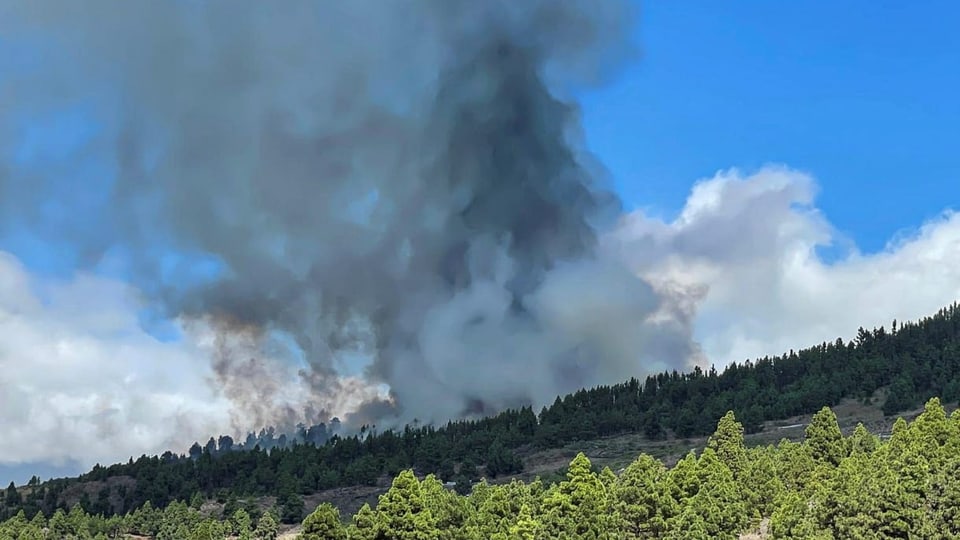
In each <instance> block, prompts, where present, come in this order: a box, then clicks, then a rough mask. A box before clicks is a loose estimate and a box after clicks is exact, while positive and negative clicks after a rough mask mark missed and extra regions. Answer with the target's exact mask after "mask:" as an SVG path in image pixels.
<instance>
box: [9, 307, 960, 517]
mask: <svg viewBox="0 0 960 540" xmlns="http://www.w3.org/2000/svg"><path fill="white" fill-rule="evenodd" d="M880 388H887V389H888V392H887V397H886V399H885V401H884V403H883V409H884V412H885V413H887V414H893V413H896V412H898V411H902V410H905V409H908V408H912V407H915V406H919V405H920V404H922V403H923V402H924V400H926V399H927V398H929V397H930V396H934V395H940V396H942V397H943V399H944V402H950V403H952V402H955V401H957V399H958V397H960V307H958V305H957V304H954V305H952V306H950V307H948V308H945V309H943V310H941V311H939V312H938V313H937V314H935V315H933V316H931V317H927V318H925V319H922V320H920V321H918V322H915V323H907V324H901V325H898V324H897V322H896V321H894V322H893V324H892V325H891V328H890V330H886V329H884V328H882V327H881V328H878V329H875V330H873V331H867V330H864V329H860V331H859V333H858V335H857V337H856V339H855V340H853V341H851V342H849V343H844V342H843V341H842V340H839V339H838V340H837V341H835V342H833V343H823V344H821V345H817V346H814V347H811V348H809V349H805V350H802V351H799V352H794V351H790V352H789V353H788V354H784V355H782V356H779V357H773V358H762V359H759V360H756V361H747V362H744V363H742V364H733V365H730V366H729V367H727V368H726V369H724V370H723V371H722V372H717V370H715V369H710V370H708V371H703V370H701V369H699V368H698V369H695V370H693V371H692V372H690V373H685V374H681V373H678V372H671V373H661V374H659V375H655V376H650V377H647V378H646V380H645V381H640V380H637V379H633V380H630V381H627V382H625V383H622V384H617V385H613V386H601V387H597V388H593V389H589V390H581V391H579V392H576V393H574V394H571V395H567V396H565V397H563V398H559V397H558V398H557V399H556V401H555V402H554V403H553V404H552V405H550V406H549V407H544V408H543V409H542V410H541V411H540V412H539V414H537V413H536V412H534V410H533V409H532V408H529V407H527V408H522V409H519V410H509V411H505V412H503V413H501V414H499V415H496V416H493V417H489V418H485V419H481V420H470V421H458V422H450V423H448V424H446V425H443V426H422V427H412V426H408V427H406V428H405V429H404V430H403V431H399V432H397V431H384V432H376V431H374V430H368V429H363V430H361V433H359V434H356V435H352V436H349V437H347V436H339V435H336V434H334V435H333V436H328V435H329V432H328V431H326V428H325V430H324V431H322V432H319V433H321V435H316V437H321V438H322V439H323V440H324V442H322V443H317V442H315V441H313V440H309V439H311V438H312V437H310V436H307V435H306V433H305V434H304V436H303V437H294V438H293V440H294V442H293V444H289V443H288V442H284V444H283V445H279V444H277V445H275V446H274V447H273V448H269V449H267V448H263V447H260V446H259V445H256V444H255V446H254V447H253V449H246V448H248V447H247V446H246V445H240V446H239V448H241V449H239V450H238V449H237V448H238V445H235V444H234V443H233V441H232V439H230V438H228V437H226V438H225V437H221V438H220V440H219V442H218V443H214V441H213V439H211V440H210V441H209V442H208V443H207V445H206V446H204V447H201V446H200V445H199V444H197V445H194V447H193V448H192V449H191V450H190V452H189V453H188V454H185V455H177V454H173V453H171V452H167V453H165V454H164V455H162V456H153V457H148V456H141V457H140V458H139V459H136V460H134V459H132V458H131V459H130V460H129V461H128V462H127V463H122V464H116V465H111V466H109V467H103V466H100V465H97V466H95V467H94V468H93V470H91V471H90V472H88V473H86V474H84V475H81V476H80V477H78V478H72V479H56V480H50V481H46V482H40V480H39V479H36V478H35V479H33V480H31V482H30V484H29V485H27V486H24V487H20V488H15V487H14V486H12V485H11V486H10V488H8V489H7V497H6V498H5V499H4V501H3V505H0V519H6V518H10V517H12V516H15V515H17V514H18V513H19V512H21V511H22V512H24V514H25V515H29V516H33V515H35V514H37V513H38V512H40V513H42V515H43V516H45V518H47V519H52V518H53V516H54V515H55V512H56V511H57V510H61V511H63V512H66V511H68V510H69V508H68V500H67V497H66V496H65V495H64V494H65V492H66V491H67V490H68V489H69V488H70V487H71V486H73V485H76V484H77V483H81V482H85V483H88V484H95V485H99V486H100V488H99V492H98V493H97V494H95V495H93V496H91V495H88V494H86V493H85V494H84V495H83V496H82V498H81V499H80V500H79V503H80V506H81V509H82V510H83V511H85V512H89V513H92V514H97V515H104V516H112V515H124V514H128V513H129V512H130V511H132V510H133V509H137V508H141V507H142V506H143V505H144V504H145V503H146V502H147V501H150V502H151V503H152V504H153V505H154V506H155V507H159V508H163V507H166V506H167V505H168V504H170V503H172V502H174V501H177V500H202V499H206V498H218V499H221V500H229V499H231V498H237V497H247V496H259V495H272V496H276V497H277V498H278V501H279V502H278V509H279V512H278V516H277V517H278V519H280V520H282V521H284V522H288V523H293V522H298V521H300V519H301V518H302V517H303V500H302V496H303V495H306V494H309V493H313V492H316V491H318V490H323V489H326V488H332V487H337V486H346V485H374V484H376V483H377V482H378V480H379V479H380V478H381V477H383V476H387V477H390V476H396V475H397V474H399V473H400V472H401V471H403V470H405V469H414V470H415V471H417V472H418V473H419V474H435V475H437V476H438V477H439V478H441V479H442V480H444V481H456V482H457V484H458V485H459V486H460V487H461V491H463V492H465V491H466V490H467V489H468V487H469V485H470V483H471V482H473V481H476V480H478V479H479V478H480V477H481V476H485V477H487V478H491V479H492V478H496V477H497V476H500V475H510V474H514V473H517V472H519V471H521V470H522V467H523V464H522V462H521V460H520V459H519V458H518V457H517V453H516V452H517V450H518V449H521V448H524V447H529V446H531V445H532V446H534V447H539V448H551V447H556V446H559V445H562V444H567V443H571V442H576V441H579V440H588V439H593V438H597V437H603V436H609V435H616V434H622V433H630V432H639V433H642V434H644V435H645V436H647V437H649V438H652V439H658V438H665V437H668V436H676V437H688V436H693V435H706V434H709V433H710V432H711V431H712V430H713V428H714V424H713V422H714V421H715V419H716V418H719V417H721V416H722V415H724V413H725V412H726V411H734V413H735V414H736V416H737V418H739V419H740V421H741V422H742V423H743V425H744V427H745V430H746V431H747V432H753V431H756V430H757V429H759V427H760V425H761V423H762V422H763V421H766V420H772V419H781V418H786V417H789V416H793V415H798V414H809V413H813V412H815V411H817V410H818V409H819V408H820V407H822V406H824V405H828V406H829V405H835V404H836V403H838V402H839V400H840V399H842V398H845V397H856V398H862V399H868V398H869V396H872V395H873V394H874V392H875V391H876V390H878V389H880ZM314 433H318V431H317V430H314ZM271 437H272V435H271ZM111 479H116V480H130V481H115V482H110V481H109V480H111Z"/></svg>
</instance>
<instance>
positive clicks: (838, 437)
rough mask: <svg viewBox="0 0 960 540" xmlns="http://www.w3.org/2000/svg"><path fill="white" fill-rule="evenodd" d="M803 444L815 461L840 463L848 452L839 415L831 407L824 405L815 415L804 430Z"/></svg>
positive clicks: (832, 464)
mask: <svg viewBox="0 0 960 540" xmlns="http://www.w3.org/2000/svg"><path fill="white" fill-rule="evenodd" d="M803 444H804V446H805V447H806V448H807V451H808V452H809V453H810V456H811V457H813V459H814V461H817V462H818V463H825V464H827V465H831V466H837V465H839V464H840V460H841V459H843V457H844V456H845V455H846V453H847V452H846V448H845V444H844V441H843V433H841V432H840V425H839V424H838V423H837V415H836V414H834V413H833V411H832V410H831V409H830V407H824V408H822V409H820V411H819V412H818V413H817V414H815V415H813V418H812V419H811V420H810V425H808V426H807V428H806V431H805V432H804V441H803Z"/></svg>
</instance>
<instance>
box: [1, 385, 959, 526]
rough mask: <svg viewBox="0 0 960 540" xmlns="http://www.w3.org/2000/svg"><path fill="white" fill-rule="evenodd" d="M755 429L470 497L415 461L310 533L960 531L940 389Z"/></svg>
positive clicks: (181, 520) (326, 514)
mask: <svg viewBox="0 0 960 540" xmlns="http://www.w3.org/2000/svg"><path fill="white" fill-rule="evenodd" d="M743 433H744V430H743V425H742V424H741V423H739V422H737V420H736V418H735V416H734V414H733V413H732V412H731V413H728V414H726V415H725V416H724V417H723V418H722V419H721V420H720V422H719V424H718V425H717V428H716V431H715V432H714V434H713V435H712V436H711V437H710V438H709V440H708V442H707V445H706V448H705V449H704V450H703V451H702V452H700V453H699V455H698V454H697V453H696V452H694V451H691V452H690V453H689V454H687V456H686V457H684V458H683V459H681V460H680V461H679V462H678V463H677V464H676V465H675V466H674V467H672V468H670V469H668V468H667V467H665V466H664V464H663V463H661V462H660V461H658V460H657V459H655V458H653V457H650V456H648V455H641V456H640V457H639V458H637V459H636V460H635V461H633V462H632V463H631V464H630V465H629V466H627V467H626V468H624V469H623V470H622V471H620V472H619V474H615V473H614V472H613V471H611V470H610V469H609V468H604V469H603V470H601V471H597V470H596V469H595V468H594V467H592V466H591V464H590V461H589V460H588V459H587V458H586V457H585V456H584V455H583V454H582V453H581V454H579V455H578V456H577V457H576V458H574V460H573V461H572V462H571V463H570V465H569V467H568V468H567V472H566V478H565V479H563V480H561V481H559V482H555V483H552V484H550V485H546V484H544V483H543V482H541V481H540V480H534V481H533V482H531V483H529V484H526V483H523V482H520V481H517V480H513V481H511V482H510V483H506V484H499V485H491V484H488V483H487V482H485V481H481V482H479V483H477V484H476V485H474V486H472V489H471V491H470V493H469V494H468V495H461V494H458V493H457V492H456V491H452V490H449V489H447V488H446V487H445V486H444V485H443V484H441V482H440V481H439V480H438V479H437V478H436V477H435V476H433V475H429V476H427V477H425V478H423V479H420V478H418V477H417V476H416V475H415V473H414V471H413V470H410V469H407V470H403V471H401V472H400V473H399V474H398V475H397V476H396V477H395V478H394V480H393V484H392V486H391V487H390V489H389V490H388V491H387V492H386V493H384V494H383V495H381V496H380V499H379V502H378V504H377V505H376V507H375V508H371V507H370V506H369V505H364V506H363V507H362V508H360V510H359V511H358V512H357V513H356V514H355V515H353V516H352V518H350V519H349V520H346V523H344V521H345V520H344V519H342V516H341V515H340V513H339V511H338V510H337V509H336V508H334V507H333V506H331V505H329V504H327V503H324V504H321V505H320V506H318V507H317V508H316V509H315V510H314V511H313V512H311V513H310V514H309V515H307V516H306V518H305V519H304V520H303V522H302V526H301V530H300V535H299V538H301V539H303V540H433V539H441V540H460V539H464V540H488V539H490V540H547V539H550V540H554V539H562V540H580V539H583V540H588V539H589V540H613V539H641V538H650V539H654V538H662V539H667V540H671V539H685V540H700V539H721V540H723V539H730V540H732V539H736V538H738V537H739V535H740V534H741V533H742V532H744V531H749V530H757V529H761V530H765V531H766V533H767V534H768V535H769V536H770V537H772V538H783V539H788V538H795V539H833V538H871V539H888V538H916V539H934V538H947V539H949V538H960V412H955V413H954V414H953V415H952V416H951V417H947V415H946V413H945V411H944V409H943V407H942V406H941V404H940V401H939V400H938V399H931V400H930V401H929V402H928V403H927V405H926V407H925V409H924V412H923V413H922V414H921V415H920V416H918V417H917V418H916V419H915V420H914V421H913V422H911V423H909V424H908V423H907V422H905V421H903V419H898V420H897V422H896V423H895V424H894V427H893V432H892V435H891V436H890V438H889V440H886V441H884V440H881V439H880V438H878V437H877V436H875V435H872V434H870V433H868V432H867V430H866V429H865V428H864V427H863V425H862V424H860V425H858V426H857V428H856V429H855V430H854V431H853V433H852V434H850V435H849V436H847V437H844V435H843V434H842V433H841V431H840V427H839V425H838V424H837V418H836V416H835V415H834V413H833V412H832V411H831V410H830V408H828V407H824V408H823V409H821V410H820V411H819V412H818V413H816V414H815V415H814V416H813V419H812V421H811V422H810V424H809V425H808V426H807V428H806V432H805V437H804V440H803V441H802V442H789V441H786V440H784V441H782V442H780V444H778V445H777V446H773V445H770V446H766V447H759V446H758V447H753V448H749V449H748V448H746V447H745V445H744V438H743ZM14 493H15V492H14ZM9 496H10V495H9V494H8V497H9ZM14 496H16V495H14ZM277 527H278V526H277V521H276V516H275V514H273V513H272V512H267V513H265V514H263V515H262V516H259V517H257V518H256V519H254V518H252V517H251V515H250V514H249V513H248V512H247V511H246V510H245V509H243V508H238V509H236V510H234V511H233V512H232V513H226V517H225V518H224V519H218V516H209V515H204V513H203V512H202V511H201V506H200V505H199V504H198V503H197V502H194V503H191V504H188V503H186V502H184V501H178V502H174V503H172V504H170V505H168V506H167V507H166V508H165V509H162V510H161V509H157V508H155V507H153V506H152V505H151V504H150V503H145V504H144V506H143V507H141V508H139V509H137V510H135V511H133V512H130V513H128V514H126V515H125V516H123V517H118V516H114V517H110V518H104V517H102V516H91V515H90V514H88V513H87V512H85V511H84V510H83V509H82V508H81V507H80V505H77V506H75V507H74V508H73V509H72V510H70V511H69V512H64V511H63V510H57V511H56V512H55V513H54V514H53V516H52V517H50V518H49V519H47V518H46V517H44V515H43V514H42V513H39V512H38V513H37V514H35V515H34V516H33V517H32V518H28V517H27V514H26V513H25V512H24V511H22V510H20V511H19V512H18V513H17V514H16V515H15V516H14V517H12V518H10V519H8V520H7V521H6V522H5V523H2V524H0V536H2V537H3V538H16V539H41V538H78V539H85V538H118V537H121V536H122V535H125V534H131V533H133V534H138V535H142V536H150V537H153V538H156V539H157V540H174V539H175V540H213V539H223V538H226V537H227V536H228V535H229V536H231V537H234V538H241V539H251V538H258V539H273V538H276V537H277Z"/></svg>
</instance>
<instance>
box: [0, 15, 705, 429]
mask: <svg viewBox="0 0 960 540" xmlns="http://www.w3.org/2000/svg"><path fill="white" fill-rule="evenodd" d="M632 10H633V6H632V4H630V3H628V2H626V1H617V0H602V1H601V0H583V1H577V0H570V1H558V0H525V1H523V2H516V1H506V0H504V1H495V0H487V1H483V2H477V1H475V0H471V1H467V0H435V1H431V0H408V1H399V0H376V1H374V0H369V1H363V0H358V1H350V2H347V1H342V2H333V1H315V2H310V1H287V2H277V3H273V2H270V3H266V2H237V1H223V2H184V1H174V0H171V1H169V2H135V1H134V2H130V1H121V0H116V1H106V0H100V1H88V2H82V3H80V2H77V3H72V2H71V3H66V2H56V1H53V0H50V1H42V0H35V1H32V2H20V1H0V35H3V36H5V39H6V40H9V43H13V44H17V46H19V47H21V48H23V49H24V50H26V49H29V50H31V51H32V52H33V54H34V56H35V58H34V60H33V63H32V64H31V61H29V60H25V61H24V62H21V63H20V64H18V65H17V66H16V69H12V70H11V73H12V75H8V76H5V78H4V80H3V82H4V84H3V86H2V88H3V89H2V90H0V115H2V116H0V120H2V121H3V131H2V132H0V134H3V136H5V137H7V141H8V142H10V144H16V143H17V141H18V140H21V139H22V137H23V131H22V129H19V128H18V125H19V124H18V122H21V121H22V120H23V119H24V118H32V117H40V116H42V115H45V114H53V113H55V112H57V111H62V110H64V109H65V108H70V107H77V108H79V110H82V111H84V114H88V115H89V117H90V118H91V119H94V120H95V121H96V123H97V127H96V130H95V131H94V133H92V134H90V135H89V137H88V138H87V139H86V141H85V144H84V146H83V147H82V148H81V149H74V151H73V152H70V153H68V155H67V156H66V157H63V158H62V159H60V160H59V164H57V165H56V166H54V164H52V163H51V162H45V163H41V164H38V163H32V164H30V165H22V164H14V165H12V166H11V167H10V168H12V169H13V170H14V172H13V173H8V175H7V178H8V179H7V181H6V183H5V184H0V189H5V191H4V192H3V197H4V200H5V201H6V202H7V203H9V204H7V205H4V208H6V209H7V221H6V224H7V225H8V226H9V225H10V224H11V223H15V224H19V225H23V224H29V226H34V227H40V222H41V221H42V220H43V219H44V218H43V216H42V213H41V212H37V211H36V208H37V207H38V205H39V204H40V202H39V201H42V200H45V199H47V200H49V198H51V197H53V198H59V200H61V201H62V202H63V203H64V204H68V205H74V206H75V207H77V208H80V209H85V210H87V211H85V212H83V213H82V218H77V219H75V220H74V221H73V222H71V227H70V229H71V230H72V231H73V232H71V233H70V235H69V236H68V237H67V240H68V242H69V243H70V245H71V248H72V249H74V250H76V251H77V252H78V253H82V255H78V257H79V260H80V261H81V262H96V261H97V260H99V258H100V257H104V256H111V257H121V258H123V259H124V260H125V261H126V262H127V264H128V265H129V269H130V271H131V272H132V273H133V275H134V276H135V281H136V282H137V284H138V285H139V286H141V287H142V288H143V289H144V290H145V291H146V292H147V293H148V294H151V295H152V296H153V297H154V298H155V299H156V300H157V301H159V302H160V303H161V305H162V306H163V308H164V310H165V313H166V314H167V315H168V316H170V317H179V318H181V320H184V321H187V323H188V324H208V325H212V326H213V328H215V329H216V330H217V332H218V336H219V337H218V342H217V347H216V351H217V353H216V354H215V358H214V359H213V366H214V368H215V371H216V373H217V376H218V381H217V384H218V385H219V386H220V387H221V388H222V389H223V391H224V392H225V394H226V395H227V396H229V397H230V398H231V399H233V400H234V401H235V402H236V403H237V405H238V408H237V411H238V414H239V415H240V416H239V417H238V422H240V423H244V424H245V425H243V427H244V428H252V427H256V426H258V425H264V424H266V423H275V422H284V423H287V424H288V425H293V423H295V422H296V421H301V420H304V419H305V420H307V421H318V420H322V419H323V418H324V417H325V416H326V415H327V414H328V413H331V412H334V413H335V412H341V411H336V410H334V409H337V408H338V407H341V408H342V406H343V403H342V400H343V398H344V396H345V395H351V396H360V397H361V398H362V399H361V400H360V401H364V402H366V403H367V404H366V405H364V406H362V407H361V409H360V412H358V413H357V414H356V415H355V419H362V420H377V419H378V418H379V417H382V416H384V415H397V416H398V417H399V418H401V419H410V418H414V417H417V418H419V419H421V420H439V419H443V418H448V417H451V416H457V415H460V414H464V413H465V412H468V411H474V412H476V411H489V410H495V409H498V408H501V407H504V406H510V405H517V404H521V403H529V402H537V403H539V402H544V401H547V400H550V399H552V397H553V396H554V395H555V394H557V393H558V392H565V391H569V390H571V389H574V388H577V387H579V386H581V385H591V384H597V383H601V382H611V381H615V380H618V379H621V378H624V377H627V376H630V375H638V374H642V373H644V372H647V371H651V370H657V369H661V368H663V367H664V366H665V365H667V364H669V365H677V364H683V363H685V362H687V361H688V360H689V358H690V355H691V353H692V350H693V349H692V344H691V341H690V335H689V327H688V326H687V325H685V324H683V321H680V319H677V318H670V317H667V318H661V319H657V318H655V317H652V315H653V314H655V313H661V312H662V313H667V314H669V312H670V310H669V309H667V310H664V309H663V308H664V302H668V303H669V302H672V300H671V298H670V297H668V296H661V295H660V293H658V292H656V291H654V290H653V289H652V288H651V287H650V286H649V285H648V284H646V283H644V282H643V281H641V280H639V279H638V278H636V277H634V276H632V275H630V274H629V273H628V272H626V270H625V269H624V268H623V267H622V266H621V265H620V264H619V262H618V261H617V260H616V259H615V258H609V257H605V256H600V255H599V254H598V252H597V247H596V246H597V241H598V231H600V230H602V229H603V227H605V226H606V225H608V224H610V223H612V221H613V220H614V219H615V218H616V217H617V216H618V214H619V210H620V208H619V201H618V200H617V198H616V197H615V196H614V195H613V194H611V192H610V191H609V189H608V186H606V185H605V181H604V180H603V175H602V173H600V174H598V173H597V171H594V170H591V168H590V167H588V164H589V163H590V157H589V156H588V155H587V154H586V153H585V150H584V148H583V147H582V145H581V143H580V133H579V128H578V124H577V114H578V111H577V108H576V106H575V104H574V103H573V101H572V100H571V96H572V95H573V94H574V93H576V92H577V91H579V90H581V89H583V88H585V87H587V86H589V85H593V84H598V83H602V82H603V81H604V80H605V79H606V78H607V77H608V76H609V75H610V74H612V73H613V70H614V69H615V68H616V66H617V65H618V64H619V63H620V62H622V61H623V60H624V59H626V58H628V57H629V56H630V53H631V49H630V47H629V41H628V36H629V33H630V31H631V28H630V23H631V21H632V20H634V16H633V13H632ZM0 46H2V42H0ZM90 156H96V159H98V160H100V161H99V163H103V164H107V165H109V167H111V168H112V174H110V175H109V176H110V178H112V180H111V181H110V182H107V183H105V185H104V186H101V187H99V188H98V187H97V186H87V185H85V184H84V182H86V181H87V178H89V176H83V175H80V174H76V173H75V174H74V175H71V174H70V172H69V171H70V164H73V163H76V162H78V161H79V160H81V159H90ZM10 161H11V162H13V161H14V160H12V159H11V160H10ZM51 161H53V160H51ZM65 171H66V172H65ZM28 180H29V181H31V182H32V183H31V184H30V186H31V187H30V188H29V189H22V186H23V185H25V184H24V183H25V182H27V181H28ZM4 185H5V186H6V188H4ZM66 185H69V186H72V188H73V189H72V191H75V192H78V193H81V195H65V192H66V190H64V186H66ZM18 186H20V187H18ZM85 190H86V191H85ZM100 192H103V193H108V194H109V196H107V197H103V198H102V200H99V199H98V200H94V201H93V202H91V201H89V200H86V199H83V200H82V201H81V200H80V199H79V197H86V196H89V195H90V193H100ZM94 198H95V199H96V197H94ZM171 250H174V251H176V252H178V253H181V254H183V258H182V259H181V260H180V262H176V263H171V260H170V258H169V255H168V254H169V253H170V251H171ZM200 257H205V258H207V259H210V260H213V261H215V263H216V264H217V265H219V267H220V268H221V269H222V271H221V273H220V274H218V275H217V276H216V277H215V278H209V277H208V278H206V279H202V276H201V277H198V276H200V274H201V273H200V270H199V269H198V264H197V263H196V261H197V260H199V258H200ZM678 321H680V322H678ZM283 336H288V337H289V338H290V340H289V341H286V340H285V339H284V338H283ZM361 357H365V358H369V359H370V361H371V363H370V365H369V366H367V367H366V368H365V371H364V377H363V378H364V380H365V381H366V382H365V383H361V382H357V381H355V380H351V379H344V373H345V372H348V371H350V368H349V364H351V363H353V364H356V363H357V362H358V361H359V360H357V359H358V358H361ZM283 366H300V368H299V369H300V374H299V378H298V380H299V383H297V385H296V388H295V389H292V388H291V386H290V382H289V381H288V380H287V379H286V378H285V377H284V376H282V375H281V374H280V373H281V372H282V371H283ZM375 383H385V384H386V385H388V386H389V388H390V390H391V394H392V398H391V400H390V401H389V402H382V401H379V400H377V399H373V396H374V393H373V391H372V390H371V389H370V388H369V385H372V384H375ZM294 390H296V391H294ZM290 395H296V396H300V397H298V398H296V399H294V400H293V402H294V404H293V405H291V404H290V403H289V401H290V400H289V399H287V402H286V403H285V404H283V403H280V402H281V401H283V400H284V399H286V398H287V397H289V396H290ZM367 414H369V415H371V416H370V417H369V418H366V417H364V415H367Z"/></svg>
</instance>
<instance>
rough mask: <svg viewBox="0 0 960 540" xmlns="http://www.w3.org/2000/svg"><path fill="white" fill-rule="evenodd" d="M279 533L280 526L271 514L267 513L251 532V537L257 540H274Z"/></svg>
mask: <svg viewBox="0 0 960 540" xmlns="http://www.w3.org/2000/svg"><path fill="white" fill-rule="evenodd" d="M279 532H280V526H279V524H278V523H277V519H276V518H275V517H274V516H273V512H267V513H265V514H264V515H263V516H261V517H260V521H258V522H257V528H256V530H255V531H253V536H254V538H256V539H257V540H276V538H277V535H278V534H279Z"/></svg>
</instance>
